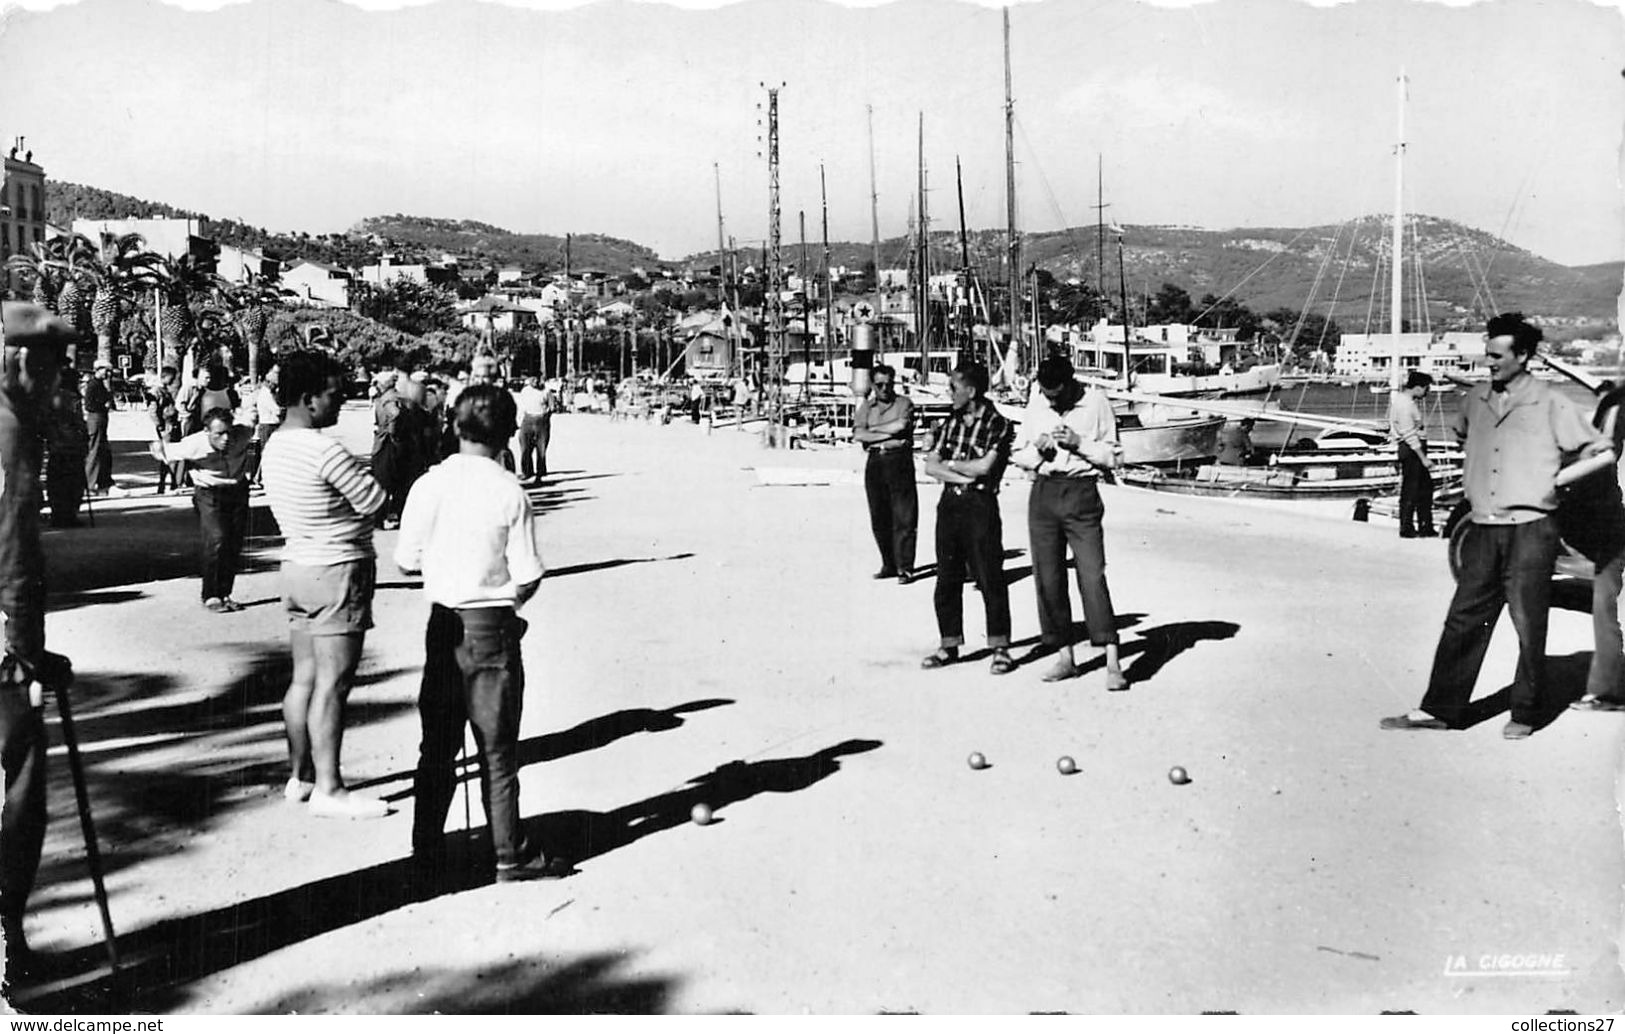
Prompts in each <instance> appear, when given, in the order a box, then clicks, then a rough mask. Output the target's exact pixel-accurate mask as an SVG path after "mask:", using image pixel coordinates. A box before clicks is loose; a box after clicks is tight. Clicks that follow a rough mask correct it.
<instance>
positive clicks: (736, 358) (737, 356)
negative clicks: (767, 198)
mask: <svg viewBox="0 0 1625 1034" xmlns="http://www.w3.org/2000/svg"><path fill="white" fill-rule="evenodd" d="M711 173H712V175H714V176H715V177H716V181H717V298H718V299H719V300H720V301H721V303H722V305H723V306H727V304H728V251H727V241H726V238H724V237H723V233H722V169H721V167H720V166H718V165H717V163H716V162H712V163H711ZM734 319H735V320H736V321H737V320H738V319H739V313H738V312H737V311H736V312H735V313H734ZM728 336H729V338H730V340H729V342H728V344H729V347H730V349H731V350H732V353H733V355H732V359H733V362H735V363H737V364H739V367H740V370H739V372H740V373H743V372H744V363H745V356H744V354H743V353H742V352H741V351H740V350H739V348H738V347H737V346H736V345H735V343H734V341H733V340H731V339H732V338H733V333H732V325H730V327H729V334H728Z"/></svg>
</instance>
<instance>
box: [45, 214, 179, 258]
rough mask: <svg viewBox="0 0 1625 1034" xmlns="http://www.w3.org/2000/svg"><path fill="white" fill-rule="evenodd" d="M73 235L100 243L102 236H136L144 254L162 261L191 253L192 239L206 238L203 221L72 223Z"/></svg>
mask: <svg viewBox="0 0 1625 1034" xmlns="http://www.w3.org/2000/svg"><path fill="white" fill-rule="evenodd" d="M73 232H74V233H81V234H84V235H85V236H86V237H88V238H90V239H91V240H92V241H96V242H100V241H101V239H102V235H103V234H107V235H108V236H111V237H123V236H125V235H126V234H131V233H138V234H140V235H141V239H142V240H144V241H145V242H146V246H147V250H148V251H151V252H154V253H156V254H159V255H162V256H163V257H165V258H169V259H174V258H180V257H181V256H182V255H185V254H187V253H188V252H189V251H191V250H192V240H193V239H194V238H207V237H208V236H209V221H208V220H207V219H75V220H74V221H73Z"/></svg>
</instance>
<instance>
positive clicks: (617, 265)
mask: <svg viewBox="0 0 1625 1034" xmlns="http://www.w3.org/2000/svg"><path fill="white" fill-rule="evenodd" d="M203 215H204V213H199V212H195V211H191V210H188V209H185V208H181V207H179V206H176V205H170V204H166V203H162V202H155V201H146V200H143V199H141V198H135V197H130V196H129V195H126V194H118V193H114V192H112V191H107V190H102V189H99V188H96V187H88V186H83V185H80V184H75V183H58V182H52V183H51V184H50V185H49V188H48V191H47V203H46V217H47V218H48V219H50V220H51V221H52V222H54V223H58V224H61V225H67V224H68V223H69V222H70V221H71V220H72V219H73V218H74V217H75V216H77V217H79V218H91V219H114V218H129V217H140V218H154V217H169V218H186V217H192V218H199V217H203ZM1389 225H1390V220H1389V218H1388V217H1386V216H1366V217H1364V218H1361V219H1355V220H1352V221H1351V222H1349V223H1346V224H1343V225H1341V226H1337V225H1327V226H1314V227H1309V228H1307V229H1302V228H1283V227H1263V228H1243V229H1221V230H1213V229H1200V228H1195V227H1182V226H1127V227H1124V228H1123V241H1124V245H1123V267H1124V271H1125V279H1126V280H1127V282H1128V289H1129V291H1130V293H1132V294H1137V295H1145V294H1155V293H1156V292H1157V290H1158V289H1159V288H1160V287H1161V286H1162V285H1163V284H1164V283H1173V284H1177V285H1178V286H1180V287H1182V288H1184V289H1185V290H1186V291H1187V292H1189V293H1190V295H1191V298H1192V299H1193V300H1196V299H1200V298H1201V297H1202V296H1203V295H1205V294H1208V293H1212V294H1214V295H1218V296H1221V297H1222V296H1225V295H1226V294H1229V295H1230V296H1231V297H1233V298H1234V299H1235V300H1237V301H1239V302H1240V303H1242V304H1244V305H1246V306H1247V307H1248V308H1250V309H1252V310H1253V311H1255V312H1267V311H1270V310H1272V309H1277V308H1288V309H1300V310H1301V309H1303V308H1304V306H1305V305H1306V304H1308V306H1309V311H1311V312H1313V313H1317V314H1320V315H1331V316H1332V317H1333V318H1335V319H1336V320H1337V321H1338V322H1339V323H1340V324H1341V325H1342V326H1343V327H1344V328H1345V329H1355V328H1359V327H1363V326H1365V325H1366V321H1367V313H1368V312H1382V311H1385V310H1386V301H1385V299H1386V297H1387V291H1388V276H1387V274H1386V271H1385V269H1386V266H1385V263H1383V262H1382V261H1381V256H1383V255H1384V254H1385V253H1386V250H1387V246H1388V235H1389V230H1388V227H1389ZM210 227H211V230H212V231H213V232H214V234H215V235H216V237H217V239H219V240H222V241H225V242H226V243H230V244H234V245H237V246H239V247H247V248H256V249H261V250H263V251H265V252H266V253H267V254H270V255H271V256H273V257H275V258H279V259H284V260H287V259H293V258H308V259H316V260H318V261H322V262H329V263H333V264H336V265H342V266H351V267H354V266H361V265H366V264H369V263H373V262H376V261H377V260H378V256H379V255H380V254H381V253H382V252H385V251H389V252H392V253H394V254H396V255H398V256H400V257H401V258H402V259H404V260H406V261H414V260H416V261H438V260H439V258H440V256H441V254H443V253H449V254H453V255H459V256H462V257H464V258H465V259H467V260H468V263H467V264H468V265H471V266H474V267H480V266H519V267H522V268H524V269H527V270H532V271H535V270H541V271H554V270H561V269H563V268H564V262H565V257H564V242H565V239H564V237H563V236H558V235H553V234H523V233H514V232H512V231H510V230H505V229H503V228H501V227H499V226H492V225H490V224H489V223H482V222H476V221H473V220H466V219H438V218H430V217H424V216H409V215H402V214H399V213H397V214H395V215H380V216H372V217H370V218H367V219H363V220H361V221H360V222H359V223H357V224H356V225H355V226H353V227H351V228H350V230H349V231H347V232H345V233H341V234H318V235H311V234H308V233H295V234H273V233H269V232H267V231H265V230H263V229H261V228H259V227H254V226H249V225H246V224H243V223H239V222H237V221H235V220H229V219H212V218H211V219H210ZM1410 236H1411V238H1413V240H1408V241H1407V245H1406V246H1407V249H1408V250H1407V255H1414V254H1420V255H1421V257H1422V270H1423V279H1424V280H1425V281H1426V283H1425V285H1424V286H1425V294H1426V296H1427V297H1428V299H1429V302H1430V312H1429V315H1430V320H1431V322H1432V325H1433V326H1435V327H1442V326H1448V325H1450V324H1452V323H1458V324H1459V323H1469V322H1471V321H1472V320H1473V319H1474V318H1475V316H1476V315H1478V314H1482V313H1483V312H1486V311H1489V310H1491V309H1495V310H1510V309H1519V310H1522V311H1524V312H1526V313H1530V314H1531V315H1540V316H1545V317H1549V318H1553V319H1558V320H1568V321H1599V322H1600V321H1610V320H1612V319H1613V318H1614V314H1615V309H1616V304H1617V302H1616V299H1617V297H1618V295H1619V293H1620V284H1621V277H1622V275H1625V263H1620V262H1610V263H1603V264H1600V265H1589V266H1573V267H1571V266H1562V265H1559V264H1557V263H1555V262H1550V261H1548V260H1546V259H1543V258H1541V257H1540V256H1538V255H1535V254H1532V253H1530V252H1528V251H1525V250H1523V249H1521V248H1517V247H1514V246H1513V245H1511V244H1509V243H1507V242H1506V241H1504V240H1501V239H1500V238H1498V237H1496V236H1494V235H1493V234H1489V233H1485V232H1483V231H1481V230H1475V229H1473V228H1471V227H1468V226H1464V225H1462V224H1461V223H1457V222H1452V221H1450V220H1448V219H1439V218H1436V217H1433V216H1426V215H1419V216H1416V217H1415V218H1414V219H1413V228H1412V232H1411V235H1410ZM967 237H968V241H967V247H966V250H967V251H968V252H969V254H970V261H971V265H972V267H973V268H975V269H978V270H980V271H981V272H982V275H983V276H984V277H985V278H986V279H988V280H992V281H1000V280H1002V278H1003V276H1004V274H1003V272H1002V269H1003V261H1004V255H1005V239H1004V233H1003V232H1002V231H998V230H974V231H971V232H970V233H969V234H968V235H967ZM909 250H910V248H909V242H908V240H907V239H906V238H902V237H893V238H889V239H887V240H884V241H882V242H881V244H880V264H881V266H883V267H886V268H897V267H903V266H906V265H907V264H908V254H909ZM570 251H571V263H572V265H573V267H574V268H575V269H577V270H583V269H596V270H601V271H603V272H607V273H624V272H627V271H629V270H630V269H632V267H634V266H642V267H645V268H650V267H658V266H667V267H678V268H684V267H693V268H699V269H705V268H708V267H710V266H714V265H717V264H718V262H719V258H718V255H717V253H716V252H715V251H714V250H713V251H705V252H698V253H696V254H693V255H689V256H686V257H684V258H682V259H677V260H669V259H667V260H663V259H661V258H660V257H659V256H658V255H656V254H655V252H654V251H653V250H651V249H649V248H647V247H645V246H643V245H641V244H638V243H636V242H634V241H628V240H622V239H619V238H615V237H608V236H604V235H601V234H590V233H588V234H579V235H575V236H573V237H572V238H571V245H570ZM822 253H823V244H822V242H809V243H808V246H807V261H808V262H809V263H810V264H816V263H818V262H819V261H820V260H821V257H822ZM872 254H873V252H872V248H871V245H870V244H869V243H868V242H853V241H839V242H831V244H830V260H831V262H832V263H833V264H835V265H837V266H847V267H850V268H854V269H861V268H863V267H864V266H865V265H867V264H868V263H869V262H870V261H871V257H872ZM782 255H783V258H784V261H785V263H786V264H787V265H790V266H792V267H794V266H796V265H798V264H799V262H800V260H801V257H802V252H801V247H800V244H799V242H795V243H789V244H786V245H785V246H784V247H783V250H782ZM1022 255H1023V263H1024V264H1035V265H1037V266H1038V267H1039V268H1041V269H1044V270H1047V271H1049V272H1050V273H1052V274H1054V275H1055V276H1056V277H1057V278H1059V279H1062V280H1065V279H1069V278H1077V279H1079V280H1081V281H1083V282H1084V283H1087V284H1090V285H1093V284H1096V283H1097V282H1099V280H1100V278H1099V276H1098V269H1097V264H1096V228H1095V227H1093V226H1085V227H1075V228H1072V229H1068V230H1059V231H1051V232H1044V233H1029V234H1025V235H1024V236H1023V239H1022ZM931 256H932V257H931V261H932V264H933V266H934V267H936V268H938V269H953V268H957V267H958V266H959V264H960V247H959V240H958V234H957V233H956V232H949V231H943V232H935V233H933V234H932V235H931ZM1105 260H1106V262H1105V264H1106V275H1105V277H1104V282H1105V285H1106V290H1107V292H1108V293H1110V294H1112V295H1113V296H1115V295H1116V294H1117V292H1118V287H1117V284H1118V276H1117V253H1116V243H1115V237H1114V236H1111V235H1108V239H1107V241H1106V249H1105ZM738 261H739V263H740V265H741V266H758V267H759V266H761V265H762V263H763V256H762V253H761V251H760V249H757V250H743V251H741V252H740V253H739V255H738ZM1408 265H1409V261H1408V260H1407V266H1408ZM1412 276H1413V274H1410V273H1407V277H1408V278H1410V277H1412ZM1406 291H1407V293H1408V294H1414V293H1415V292H1416V291H1417V285H1416V284H1415V283H1414V281H1413V280H1412V281H1410V282H1408V283H1407V285H1406ZM1374 295H1375V298H1376V302H1375V303H1374V302H1373V296H1374ZM1334 299H1335V300H1334Z"/></svg>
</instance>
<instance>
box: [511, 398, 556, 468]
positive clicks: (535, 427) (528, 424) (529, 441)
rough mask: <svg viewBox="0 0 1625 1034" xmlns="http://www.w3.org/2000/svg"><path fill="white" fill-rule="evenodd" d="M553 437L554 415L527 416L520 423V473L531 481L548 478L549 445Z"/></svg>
mask: <svg viewBox="0 0 1625 1034" xmlns="http://www.w3.org/2000/svg"><path fill="white" fill-rule="evenodd" d="M552 437H553V415H552V414H551V413H549V414H548V415H547V416H527V417H525V419H524V420H522V421H520V423H519V473H520V475H521V476H522V477H524V478H526V479H529V478H531V477H533V476H536V475H540V476H542V477H546V476H547V443H548V441H549V440H551V439H552Z"/></svg>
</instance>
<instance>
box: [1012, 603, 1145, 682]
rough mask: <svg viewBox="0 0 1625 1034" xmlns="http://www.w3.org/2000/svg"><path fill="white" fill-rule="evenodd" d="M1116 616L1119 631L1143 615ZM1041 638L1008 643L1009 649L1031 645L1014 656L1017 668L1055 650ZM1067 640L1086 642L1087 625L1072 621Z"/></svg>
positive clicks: (1030, 637)
mask: <svg viewBox="0 0 1625 1034" xmlns="http://www.w3.org/2000/svg"><path fill="white" fill-rule="evenodd" d="M1116 618H1117V630H1118V631H1119V632H1121V631H1122V630H1123V629H1125V628H1133V627H1134V626H1135V625H1138V624H1139V623H1140V622H1142V621H1144V620H1145V615H1144V614H1140V613H1133V612H1131V613H1128V614H1118V615H1116ZM1042 639H1043V637H1042V636H1036V635H1030V636H1024V637H1023V638H1021V639H1017V640H1015V641H1014V642H1012V643H1011V644H1010V649H1011V650H1016V649H1020V648H1022V647H1029V646H1030V647H1032V649H1030V650H1027V651H1026V652H1025V653H1022V654H1021V655H1020V656H1018V657H1017V658H1016V666H1017V667H1018V668H1019V667H1020V666H1021V665H1023V664H1031V663H1032V662H1033V661H1036V660H1040V659H1041V658H1044V657H1048V656H1049V655H1050V654H1052V653H1054V652H1055V647H1053V646H1049V645H1046V644H1045V643H1044V642H1043V641H1042ZM1067 641H1068V642H1071V643H1085V644H1086V643H1088V642H1089V626H1088V625H1087V624H1085V623H1084V622H1082V621H1074V622H1072V628H1071V629H1070V632H1069V638H1068V640H1067Z"/></svg>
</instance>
